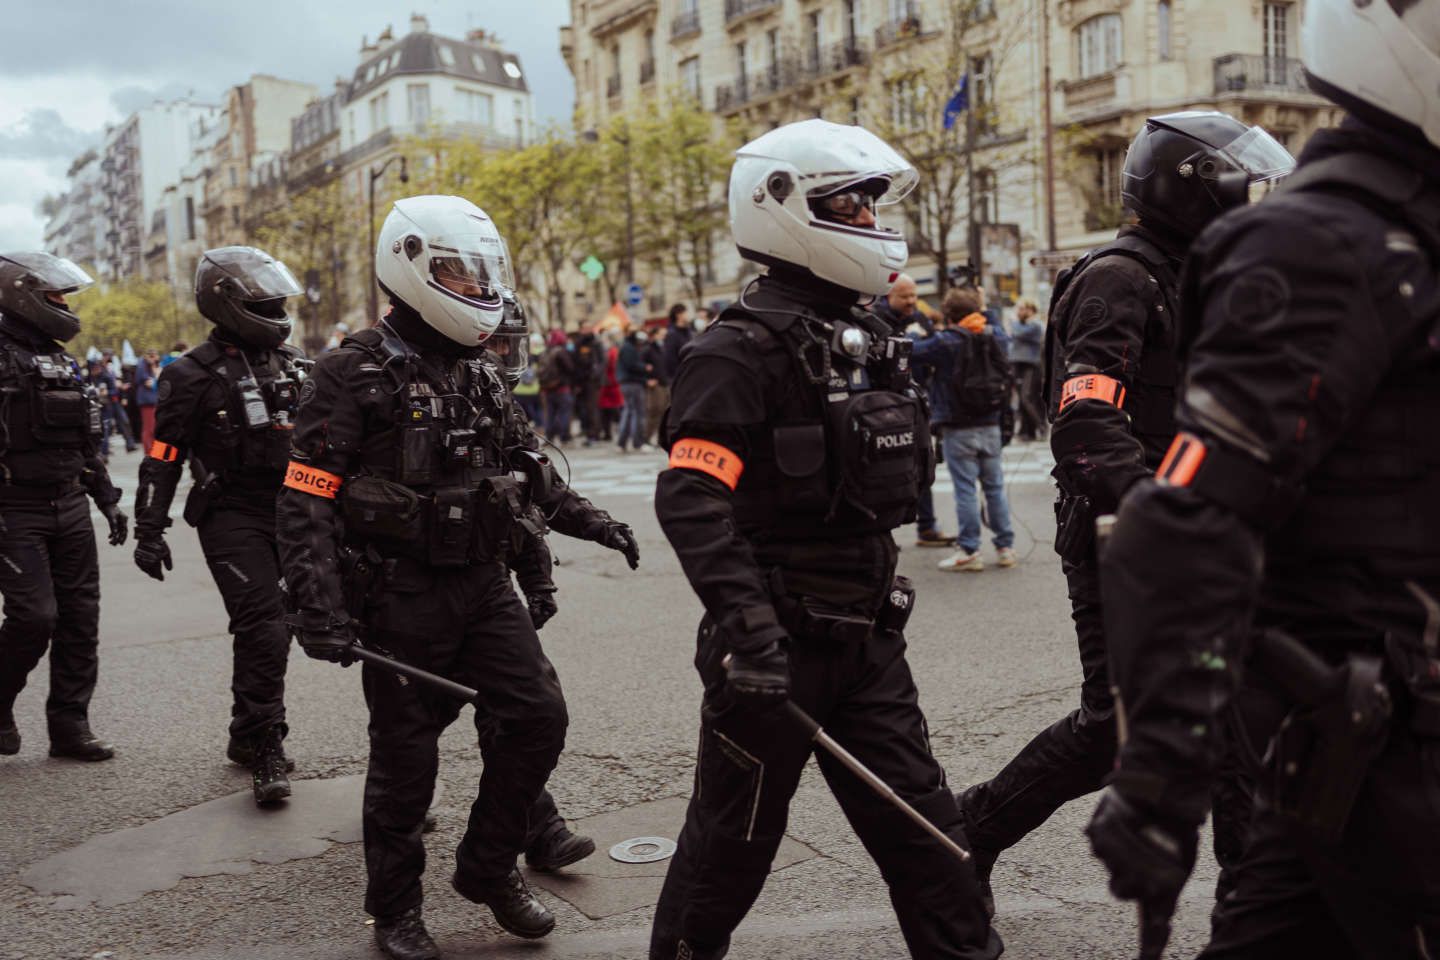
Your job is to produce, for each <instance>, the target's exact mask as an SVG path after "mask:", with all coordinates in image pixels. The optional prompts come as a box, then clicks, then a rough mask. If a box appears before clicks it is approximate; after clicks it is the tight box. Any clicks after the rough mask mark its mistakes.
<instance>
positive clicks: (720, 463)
mask: <svg viewBox="0 0 1440 960" xmlns="http://www.w3.org/2000/svg"><path fill="white" fill-rule="evenodd" d="M670 466H671V467H680V468H682V469H685V470H698V471H700V472H701V473H708V474H710V476H712V477H714V478H715V479H716V480H719V481H720V482H721V483H723V484H725V486H727V487H729V488H730V489H731V490H734V489H735V485H736V484H737V483H739V482H740V474H741V473H743V472H744V470H745V464H744V463H742V462H741V460H740V458H739V457H737V456H736V455H735V452H734V451H733V450H729V449H726V448H725V447H722V446H720V444H718V443H711V442H710V441H709V440H694V439H685V440H676V441H675V445H674V446H673V447H671V448H670Z"/></svg>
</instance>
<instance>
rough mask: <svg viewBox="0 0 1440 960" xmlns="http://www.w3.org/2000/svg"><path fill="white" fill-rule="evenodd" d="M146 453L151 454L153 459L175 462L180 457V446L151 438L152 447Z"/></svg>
mask: <svg viewBox="0 0 1440 960" xmlns="http://www.w3.org/2000/svg"><path fill="white" fill-rule="evenodd" d="M146 453H147V454H149V456H150V457H151V459H154V460H160V461H163V462H165V463H174V462H175V461H176V460H179V459H180V448H179V447H172V446H170V444H168V443H163V442H161V441H159V440H151V441H150V449H149V450H147V451H146Z"/></svg>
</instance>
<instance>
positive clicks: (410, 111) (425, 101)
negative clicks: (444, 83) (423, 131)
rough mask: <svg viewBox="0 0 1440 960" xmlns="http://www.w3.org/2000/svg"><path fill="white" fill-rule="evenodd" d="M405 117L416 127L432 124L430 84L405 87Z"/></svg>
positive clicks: (407, 85) (410, 84)
mask: <svg viewBox="0 0 1440 960" xmlns="http://www.w3.org/2000/svg"><path fill="white" fill-rule="evenodd" d="M405 117H406V119H407V120H409V122H410V123H412V124H414V125H415V126H424V125H425V124H427V123H429V122H430V84H428V83H409V84H406V85H405Z"/></svg>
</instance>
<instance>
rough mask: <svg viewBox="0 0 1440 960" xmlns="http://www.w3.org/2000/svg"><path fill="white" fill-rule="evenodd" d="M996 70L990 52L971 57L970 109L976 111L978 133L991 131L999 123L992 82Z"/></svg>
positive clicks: (976, 129) (976, 130)
mask: <svg viewBox="0 0 1440 960" xmlns="http://www.w3.org/2000/svg"><path fill="white" fill-rule="evenodd" d="M994 70H995V61H994V58H992V57H991V56H990V54H988V53H984V54H981V55H980V56H978V57H971V58H970V109H971V110H974V111H975V132H976V133H989V132H991V131H993V130H994V129H995V127H996V125H997V124H996V122H995V90H994V86H993V83H992V76H993V74H994Z"/></svg>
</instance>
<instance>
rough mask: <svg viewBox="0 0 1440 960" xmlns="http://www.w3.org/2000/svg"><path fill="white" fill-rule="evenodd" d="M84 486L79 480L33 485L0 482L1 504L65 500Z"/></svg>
mask: <svg viewBox="0 0 1440 960" xmlns="http://www.w3.org/2000/svg"><path fill="white" fill-rule="evenodd" d="M83 491H84V488H83V487H81V486H80V481H79V480H67V481H66V482H64V483H40V484H35V485H34V486H31V485H29V484H22V483H6V484H0V504H3V503H44V502H46V501H49V500H63V499H65V498H66V497H71V496H74V495H75V494H77V493H82V492H83Z"/></svg>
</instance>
